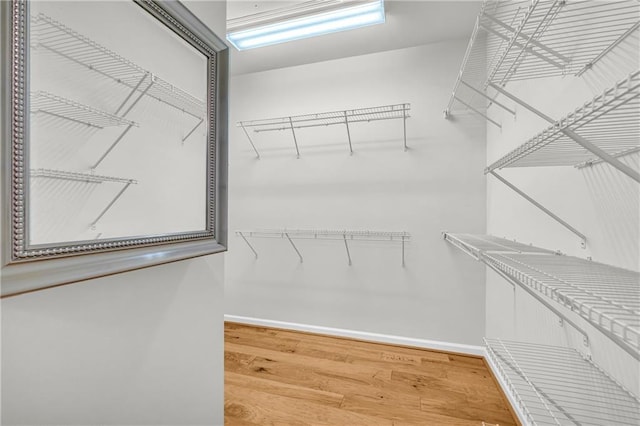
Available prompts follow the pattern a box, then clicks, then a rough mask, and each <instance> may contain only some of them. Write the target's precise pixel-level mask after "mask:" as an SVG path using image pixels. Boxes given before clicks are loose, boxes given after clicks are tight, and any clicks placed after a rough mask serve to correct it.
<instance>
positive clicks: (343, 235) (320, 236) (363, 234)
mask: <svg viewBox="0 0 640 426" xmlns="http://www.w3.org/2000/svg"><path fill="white" fill-rule="evenodd" d="M236 235H238V236H239V237H241V238H242V239H243V240H244V242H245V243H247V245H248V246H249V248H250V249H251V251H252V252H253V254H254V255H255V257H256V259H257V258H258V252H257V251H256V250H255V248H254V247H253V246H252V245H251V243H249V241H248V240H247V238H278V239H287V240H288V241H289V243H290V244H291V245H292V247H293V249H294V250H295V251H296V253H297V254H298V257H299V259H300V262H301V263H302V262H303V257H302V255H301V254H300V250H298V248H297V246H296V245H295V243H294V242H293V240H334V241H343V242H344V246H345V249H346V252H347V259H348V261H349V265H351V252H350V251H349V244H348V242H349V241H380V242H399V243H400V244H401V245H402V266H404V245H405V243H406V242H407V241H409V240H410V239H411V235H410V234H409V233H408V232H387V231H348V230H342V231H338V230H326V229H316V230H313V229H263V230H251V231H236Z"/></svg>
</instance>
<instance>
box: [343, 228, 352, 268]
mask: <svg viewBox="0 0 640 426" xmlns="http://www.w3.org/2000/svg"><path fill="white" fill-rule="evenodd" d="M342 238H343V239H344V248H345V249H347V259H348V260H349V266H351V253H349V244H348V243H347V234H344V235H343V236H342Z"/></svg>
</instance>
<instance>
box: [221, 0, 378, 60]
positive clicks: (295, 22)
mask: <svg viewBox="0 0 640 426" xmlns="http://www.w3.org/2000/svg"><path fill="white" fill-rule="evenodd" d="M345 5H348V3H347V2H345ZM384 21H385V15H384V2H383V0H376V1H374V2H371V3H365V4H360V5H357V6H351V7H345V8H342V9H337V10H332V11H330V12H324V13H320V14H316V15H309V16H305V17H302V18H300V17H298V18H295V19H290V20H285V21H282V22H278V23H271V24H269V25H264V26H259V27H256V28H251V29H244V30H240V31H235V32H230V33H228V34H227V40H229V42H230V43H231V44H232V45H233V46H234V47H235V48H236V49H238V50H245V49H253V48H256V47H263V46H269V45H272V44H277V43H284V42H286V41H292V40H299V39H303V38H308V37H314V36H318V35H322V34H328V33H333V32H338V31H344V30H350V29H354V28H360V27H364V26H368V25H375V24H382V23H384Z"/></svg>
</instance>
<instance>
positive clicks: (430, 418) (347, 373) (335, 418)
mask: <svg viewBox="0 0 640 426" xmlns="http://www.w3.org/2000/svg"><path fill="white" fill-rule="evenodd" d="M482 421H484V422H486V423H487V424H499V425H501V426H508V425H519V423H518V422H517V420H516V419H515V418H514V417H513V415H512V412H511V411H510V407H509V406H508V404H507V403H506V399H505V397H504V395H503V394H502V391H501V390H500V389H499V388H498V386H497V385H496V381H495V378H494V377H493V376H492V374H491V372H490V370H489V369H488V367H487V366H486V364H485V362H484V360H483V359H482V358H478V357H473V356H465V355H461V354H452V353H444V352H437V351H428V350H422V349H419V348H405V347H401V346H393V345H385V344H380V343H372V342H362V341H357V340H351V339H346V338H340V337H327V336H322V335H314V334H309V333H300V332H295V331H290V330H281V329H269V328H266V327H252V326H247V325H239V324H226V325H225V424H226V425H227V426H248V425H253V426H262V425H286V426H295V425H334V426H351V425H360V424H363V425H365V424H366V425H367V426H376V425H396V426H400V425H407V426H409V425H415V426H425V425H436V426H440V425H456V426H457V425H459V426H470V425H476V426H480V425H481V424H482Z"/></svg>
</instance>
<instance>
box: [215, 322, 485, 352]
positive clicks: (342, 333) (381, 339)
mask: <svg viewBox="0 0 640 426" xmlns="http://www.w3.org/2000/svg"><path fill="white" fill-rule="evenodd" d="M224 320H225V321H229V322H237V323H241V324H250V325H257V326H262V327H273V328H284V329H287V330H295V331H304V332H307V333H318V334H326V335H329V336H338V337H348V338H351V339H358V340H366V341H368V342H375V343H388V344H392V345H402V346H413V347H417V348H423V349H431V350H436V351H444V352H454V353H459V354H464V355H474V356H481V357H484V358H485V359H486V353H485V350H484V347H483V346H474V345H463V344H460V343H450V342H440V341H437V340H426V339H416V338H414V337H402V336H393V335H389V334H379V333H370V332H368V331H357V330H345V329H342V328H333V327H323V326H318V325H308V324H298V323H293V322H285V321H274V320H267V319H261V318H251V317H243V316H237V315H225V316H224Z"/></svg>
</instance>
